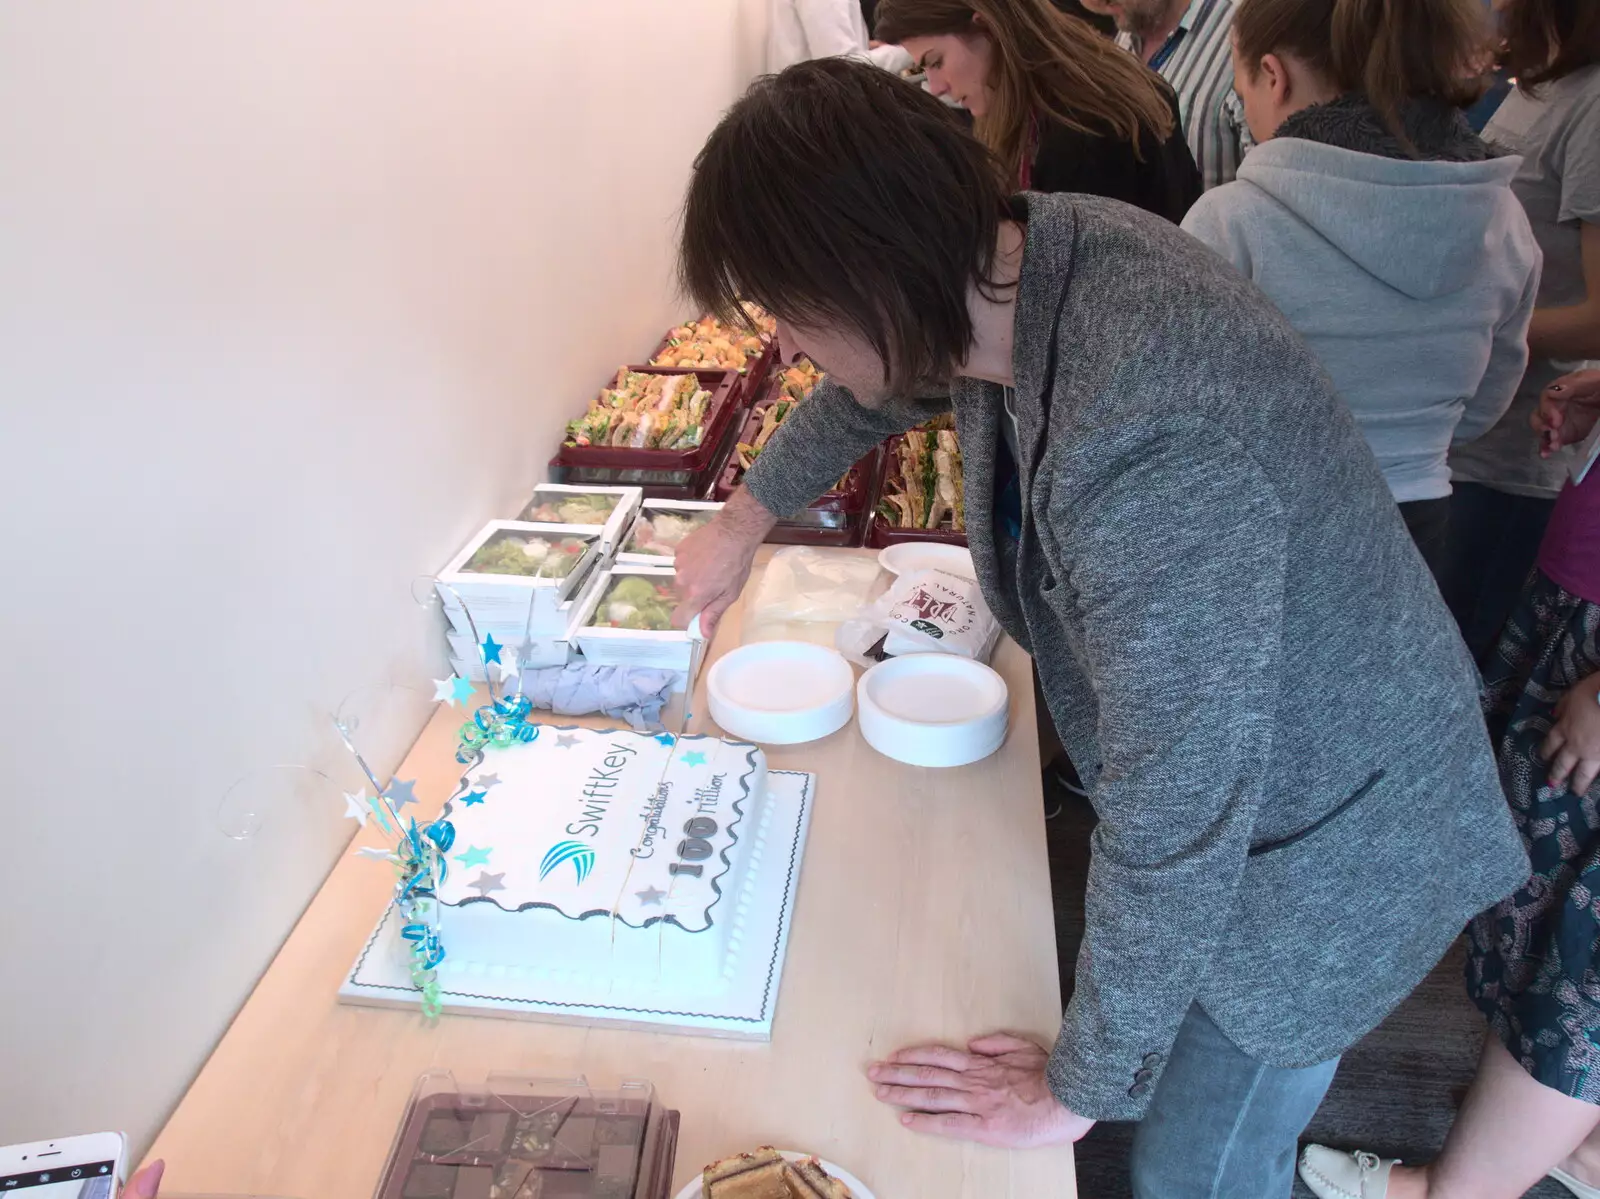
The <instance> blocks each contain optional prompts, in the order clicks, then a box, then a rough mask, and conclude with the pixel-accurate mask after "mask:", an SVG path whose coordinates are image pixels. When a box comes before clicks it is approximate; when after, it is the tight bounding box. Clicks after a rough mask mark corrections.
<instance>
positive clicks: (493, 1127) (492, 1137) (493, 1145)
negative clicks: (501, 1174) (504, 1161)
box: [465, 1112, 511, 1156]
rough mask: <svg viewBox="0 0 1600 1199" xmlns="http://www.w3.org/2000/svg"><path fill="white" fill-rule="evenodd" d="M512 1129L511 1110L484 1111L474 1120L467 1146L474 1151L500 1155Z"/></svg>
mask: <svg viewBox="0 0 1600 1199" xmlns="http://www.w3.org/2000/svg"><path fill="white" fill-rule="evenodd" d="M510 1131H511V1113H510V1112H484V1113H482V1114H481V1115H479V1116H478V1117H477V1119H475V1120H473V1122H472V1133H471V1136H470V1137H469V1138H468V1144H467V1145H466V1146H465V1148H467V1149H470V1150H471V1151H472V1152H473V1153H479V1154H494V1155H496V1156H498V1155H499V1154H500V1153H501V1152H503V1151H504V1149H505V1143H506V1134H507V1133H509V1132H510Z"/></svg>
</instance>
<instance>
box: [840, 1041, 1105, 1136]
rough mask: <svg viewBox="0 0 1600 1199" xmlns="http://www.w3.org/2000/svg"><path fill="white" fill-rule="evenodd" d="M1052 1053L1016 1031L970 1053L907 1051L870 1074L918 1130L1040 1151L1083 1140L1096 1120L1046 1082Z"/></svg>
mask: <svg viewBox="0 0 1600 1199" xmlns="http://www.w3.org/2000/svg"><path fill="white" fill-rule="evenodd" d="M1049 1060H1050V1054H1049V1053H1048V1052H1047V1051H1046V1050H1045V1049H1044V1048H1043V1047H1042V1046H1040V1045H1038V1044H1035V1043H1034V1042H1033V1041H1028V1040H1024V1039H1023V1038H1022V1037H1014V1036H1011V1035H1010V1034H1009V1033H995V1034H994V1035H992V1036H987V1037H979V1038H978V1039H977V1040H975V1041H970V1042H968V1044H967V1051H966V1052H965V1053H963V1052H962V1051H961V1050H959V1049H951V1048H950V1047H948V1046H946V1045H923V1046H918V1047H917V1048H914V1049H902V1050H901V1051H900V1052H899V1053H896V1054H894V1055H893V1056H892V1057H890V1058H889V1060H888V1061H886V1062H878V1063H876V1064H874V1065H873V1066H872V1067H871V1068H870V1069H869V1070H868V1071H867V1077H868V1078H870V1079H871V1080H872V1081H873V1082H874V1083H875V1084H877V1087H876V1094H877V1097H878V1098H879V1099H881V1100H882V1101H883V1102H884V1103H888V1104H893V1105H894V1106H895V1107H903V1108H908V1109H910V1110H908V1111H907V1112H906V1113H905V1114H904V1115H902V1116H901V1117H900V1123H902V1124H904V1125H905V1126H906V1127H907V1128H910V1129H913V1130H914V1131H916V1132H931V1133H933V1134H934V1135H936V1136H943V1137H954V1138H956V1139H958V1140H963V1141H977V1142H978V1143H979V1144H980V1145H993V1146H995V1147H997V1148H1000V1149H1037V1148H1040V1147H1041V1146H1045V1145H1066V1144H1070V1143H1071V1142H1073V1141H1077V1140H1081V1139H1082V1137H1083V1136H1084V1134H1085V1133H1087V1132H1088V1131H1089V1130H1090V1129H1091V1128H1093V1127H1094V1121H1093V1120H1090V1119H1087V1118H1086V1117H1084V1116H1080V1115H1077V1114H1076V1113H1075V1112H1072V1111H1070V1110H1069V1109H1067V1108H1066V1107H1064V1106H1062V1104H1061V1101H1060V1100H1058V1099H1057V1098H1056V1097H1055V1096H1054V1095H1052V1094H1051V1093H1050V1087H1049V1085H1048V1084H1047V1083H1046V1082H1045V1064H1046V1063H1047V1062H1048V1061H1049Z"/></svg>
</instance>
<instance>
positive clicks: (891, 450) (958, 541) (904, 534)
mask: <svg viewBox="0 0 1600 1199" xmlns="http://www.w3.org/2000/svg"><path fill="white" fill-rule="evenodd" d="M903 440H904V438H903V437H891V438H889V440H888V441H886V442H884V443H883V444H882V445H881V446H879V447H878V453H879V462H878V469H877V471H876V473H875V474H874V476H873V483H872V497H871V501H872V502H871V510H870V511H869V512H868V513H867V537H866V544H867V546H869V547H870V548H872V549H875V550H881V549H883V548H884V547H885V546H890V545H899V544H901V543H902V542H907V541H932V542H938V543H939V544H942V545H962V546H964V545H966V544H967V535H966V534H965V533H958V532H956V531H955V530H954V529H908V528H905V527H904V526H902V525H895V524H890V523H889V522H888V521H887V520H885V519H884V517H883V515H882V513H880V512H879V511H878V505H879V502H880V501H881V500H882V498H883V490H884V484H885V483H886V482H887V481H888V479H889V477H890V472H891V471H893V472H894V473H895V474H896V475H898V474H899V471H900V466H899V463H900V456H899V453H898V450H899V448H900V443H901V441H903Z"/></svg>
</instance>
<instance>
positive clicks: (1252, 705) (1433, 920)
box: [748, 195, 1528, 1119]
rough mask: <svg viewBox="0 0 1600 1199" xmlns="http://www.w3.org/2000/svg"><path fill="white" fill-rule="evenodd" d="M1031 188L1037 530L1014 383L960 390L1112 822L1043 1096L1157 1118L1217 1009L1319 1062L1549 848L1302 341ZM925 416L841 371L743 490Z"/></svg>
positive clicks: (1089, 209) (1074, 744)
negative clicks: (1189, 1026) (1002, 483)
mask: <svg viewBox="0 0 1600 1199" xmlns="http://www.w3.org/2000/svg"><path fill="white" fill-rule="evenodd" d="M1018 205H1019V216H1022V215H1025V216H1026V218H1027V224H1028V236H1027V247H1026V251H1025V254H1024V263H1023V272H1022V282H1021V290H1020V292H1019V297H1018V306H1017V317H1016V326H1015V333H1016V344H1015V355H1014V367H1015V371H1014V374H1015V380H1016V413H1017V421H1018V441H1019V445H1020V447H1021V453H1022V456H1023V457H1024V458H1025V459H1027V461H1025V462H1023V463H1021V464H1020V472H1019V473H1020V477H1021V487H1022V496H1023V503H1022V508H1023V520H1022V535H1021V538H1020V540H1019V541H1018V542H1017V543H1016V544H1015V546H1014V547H1012V546H1009V545H1008V544H1007V541H1008V539H1002V538H997V537H996V533H995V528H994V514H993V511H992V509H993V505H994V491H995V470H996V457H997V454H998V446H999V445H1000V444H1001V439H1000V423H999V422H1000V421H1001V420H1003V419H1004V410H1003V394H1002V390H1001V389H1000V388H999V387H996V386H994V385H993V384H988V383H982V382H979V381H976V380H972V379H957V380H956V382H955V384H954V385H953V387H952V395H951V397H950V399H951V401H952V403H953V406H954V410H955V415H956V420H957V424H958V429H959V433H960V437H961V443H962V447H963V450H964V457H965V460H966V515H967V525H968V533H969V537H970V540H971V543H972V554H973V560H974V561H975V563H976V564H977V567H978V573H979V578H980V580H981V581H982V584H983V589H984V593H985V595H986V596H987V598H988V600H989V602H990V604H991V605H992V606H993V608H994V610H995V613H996V615H997V616H998V617H999V618H1000V620H1001V621H1002V623H1003V624H1004V625H1005V627H1006V629H1007V630H1008V631H1009V632H1010V633H1011V634H1012V636H1014V637H1015V638H1017V640H1018V641H1020V642H1021V643H1022V644H1023V645H1025V646H1027V647H1029V648H1030V649H1031V651H1032V653H1033V655H1034V658H1035V660H1036V662H1037V664H1038V669H1039V675H1040V678H1041V680H1042V682H1043V687H1044V692H1045V695H1046V697H1047V699H1048V701H1049V706H1050V711H1051V713H1052V715H1053V716H1054V718H1055V722H1056V725H1057V727H1058V729H1059V730H1060V731H1061V734H1062V737H1063V739H1064V741H1065V743H1066V745H1067V748H1068V749H1069V751H1070V752H1071V754H1072V758H1073V761H1074V762H1076V763H1077V764H1078V765H1079V767H1080V769H1081V770H1082V771H1083V773H1084V777H1085V779H1086V780H1087V782H1088V784H1089V789H1090V794H1091V796H1092V799H1093V803H1094V806H1095V809H1096V810H1097V811H1098V813H1099V815H1100V824H1099V826H1098V828H1097V829H1096V831H1095V834H1094V840H1093V860H1092V863H1091V865H1090V869H1089V883H1088V892H1087V897H1086V904H1087V911H1088V931H1087V935H1086V937H1085V939H1084V943H1083V949H1082V951H1081V953H1080V955H1079V959H1078V972H1077V991H1076V993H1075V994H1074V995H1073V997H1072V1001H1071V1003H1070V1004H1069V1006H1068V1008H1067V1011H1066V1014H1065V1016H1064V1018H1063V1022H1062V1029H1061V1035H1060V1038H1059V1040H1058V1042H1057V1044H1056V1047H1055V1052H1054V1054H1053V1056H1052V1058H1051V1063H1050V1078H1051V1083H1052V1086H1053V1088H1054V1089H1055V1092H1056V1094H1057V1095H1058V1096H1059V1097H1060V1098H1061V1099H1062V1100H1063V1101H1064V1102H1065V1103H1066V1104H1067V1105H1068V1106H1070V1107H1071V1108H1072V1109H1073V1110H1075V1111H1077V1112H1079V1113H1081V1114H1083V1115H1086V1116H1091V1117H1095V1118H1099V1119H1132V1118H1137V1117H1138V1116H1139V1115H1140V1114H1141V1113H1142V1112H1143V1110H1144V1108H1145V1107H1146V1106H1147V1105H1148V1103H1149V1100H1150V1095H1151V1093H1152V1088H1153V1087H1154V1086H1156V1085H1158V1084H1159V1078H1160V1073H1161V1069H1162V1067H1163V1066H1164V1065H1165V1061H1166V1057H1167V1054H1168V1051H1169V1050H1170V1047H1171V1045H1172V1042H1173V1039H1174V1037H1175V1034H1176V1032H1177V1029H1178V1025H1179V1023H1180V1022H1181V1021H1182V1020H1183V1017H1184V1013H1185V1012H1186V1011H1187V1009H1188V1008H1189V1005H1190V1004H1191V1003H1195V1002H1198V1003H1199V1004H1200V1005H1201V1006H1202V1007H1203V1008H1204V1009H1205V1011H1206V1012H1207V1013H1208V1014H1209V1015H1210V1016H1211V1017H1212V1019H1214V1020H1215V1021H1216V1022H1217V1024H1218V1025H1220V1026H1221V1027H1222V1029H1223V1030H1224V1031H1225V1032H1226V1033H1227V1034H1228V1036H1229V1037H1230V1038H1231V1039H1232V1040H1233V1041H1234V1042H1235V1043H1236V1044H1238V1045H1239V1046H1240V1047H1241V1048H1242V1049H1244V1050H1245V1051H1246V1052H1248V1053H1250V1054H1252V1055H1254V1056H1255V1057H1257V1058H1258V1059H1260V1060H1263V1061H1266V1062H1269V1063H1272V1064H1276V1065H1284V1066H1300V1065H1309V1064H1311V1063H1314V1062H1318V1061H1323V1060H1326V1059H1328V1058H1330V1057H1333V1056H1335V1055H1337V1054H1339V1053H1341V1052H1342V1051H1343V1050H1344V1049H1346V1048H1347V1047H1348V1046H1350V1045H1351V1044H1353V1043H1354V1042H1355V1041H1356V1040H1358V1039H1359V1038H1360V1037H1361V1036H1362V1035H1363V1034H1365V1033H1366V1032H1367V1031H1368V1030H1369V1029H1371V1028H1372V1027H1373V1026H1374V1025H1376V1024H1377V1023H1378V1022H1379V1021H1380V1020H1381V1019H1382V1018H1383V1017H1384V1015H1385V1014H1386V1013H1387V1012H1388V1011H1390V1009H1392V1008H1393V1007H1394V1006H1395V1005H1396V1004H1398V1003H1399V1002H1400V1000H1401V999H1402V998H1404V996H1405V995H1406V994H1407V993H1408V992H1409V991H1410V990H1411V989H1412V987H1414V986H1415V985H1416V984H1417V982H1418V981H1420V980H1421V978H1422V977H1423V975H1424V974H1426V973H1427V972H1428V970H1429V969H1430V968H1431V967H1432V966H1433V965H1434V964H1435V962H1437V961H1438V959H1439V958H1440V957H1441V956H1442V955H1443V953H1444V951H1445V950H1446V949H1447V948H1448V947H1449V945H1450V943H1451V941H1452V939H1453V938H1454V937H1455V936H1456V934H1457V932H1458V931H1459V930H1460V928H1461V926H1462V924H1463V922H1464V921H1465V920H1466V919H1467V918H1468V917H1470V916H1471V915H1473V914H1474V913H1475V912H1478V911H1479V910H1481V909H1482V908H1485V907H1487V906H1489V905H1490V904H1492V903H1494V902H1495V901H1496V900H1498V899H1500V898H1501V897H1502V896H1504V895H1506V894H1507V893H1509V892H1510V891H1512V890H1513V889H1515V888H1516V887H1517V886H1518V885H1519V884H1520V883H1521V882H1522V881H1523V879H1524V878H1525V877H1526V875H1527V873H1528V863H1527V858H1526V856H1525V854H1524V852H1523V849H1522V845H1521V842H1520V840H1519V839H1518V836H1517V832H1516V829H1515V828H1514V827H1513V825H1512V822H1511V816H1510V813H1509V810H1508V808H1507V806H1506V801H1505V799H1504V798H1503V797H1502V795H1501V790H1500V785H1499V781H1498V778H1497V776H1496V772H1495V767H1494V761H1493V758H1492V756H1491V753H1490V749H1489V743H1488V739H1487V737H1486V735H1485V732H1484V728H1483V723H1482V720H1481V718H1480V716H1479V711H1478V703H1477V691H1478V679H1477V673H1476V671H1475V670H1474V668H1473V665H1472V663H1471V661H1470V659H1469V658H1468V656H1467V653H1466V650H1465V649H1464V647H1463V646H1462V644H1461V641H1460V638H1459V637H1458V636H1457V633H1456V629H1455V626H1454V624H1453V623H1452V621H1451V619H1450V616H1449V613H1448V612H1447V611H1446V609H1445V606H1444V604H1443V602H1442V601H1441V600H1440V598H1439V593H1438V591H1437V589H1436V588H1435V586H1434V583H1433V580H1432V578H1431V577H1430V576H1429V574H1428V571H1427V568H1426V567H1425V566H1424V565H1423V562H1422V559H1421V558H1420V557H1419V556H1418V554H1417V552H1416V550H1415V548H1414V547H1413V545H1412V543H1411V540H1410V538H1409V537H1408V536H1407V534H1406V530H1405V527H1404V525H1403V523H1402V521H1401V519H1400V516H1399V513H1398V511H1397V510H1396V508H1395V505H1394V502H1393V500H1392V499H1391V498H1390V494H1389V490H1388V488H1387V487H1386V486H1385V485H1384V481H1383V477H1382V475H1381V474H1380V473H1379V471H1378V467H1377V464H1376V463H1375V462H1374V460H1373V458H1372V454H1371V452H1370V451H1369V450H1368V449H1367V446H1366V443H1365V442H1364V441H1363V439H1362V437H1361V433H1360V431H1359V430H1358V429H1357V427H1356V424H1355V421H1354V420H1353V419H1352V417H1351V416H1350V413H1349V412H1348V411H1347V410H1346V408H1345V406H1344V404H1343V403H1342V402H1341V401H1340V400H1339V398H1338V396H1337V395H1336V394H1335V393H1334V390H1333V386H1332V384H1331V383H1330V382H1329V380H1328V378H1327V376H1326V375H1325V374H1324V373H1323V371H1322V370H1321V368H1320V367H1319V366H1318V364H1317V362H1316V361H1315V359H1314V358H1313V357H1312V355H1311V353H1310V352H1309V351H1308V350H1307V349H1306V348H1305V346H1304V345H1303V344H1302V343H1301V341H1300V339H1299V337H1298V336H1297V335H1296V334H1295V332H1294V330H1293V329H1292V328H1291V327H1290V326H1289V324H1288V323H1287V322H1286V321H1285V320H1284V319H1283V317H1282V316H1281V315H1279V313H1278V312H1277V310H1276V309H1274V308H1273V306H1272V304H1271V302H1270V301H1268V300H1267V299H1266V297H1265V296H1263V295H1262V294H1261V293H1260V292H1259V291H1258V290H1256V288H1255V287H1254V286H1253V285H1251V284H1250V283H1248V282H1247V281H1246V280H1244V279H1242V278H1241V277H1239V275H1237V274H1236V273H1235V272H1234V271H1233V270H1232V269H1231V268H1230V267H1229V266H1228V265H1227V264H1226V263H1224V262H1223V261H1222V260H1221V259H1219V258H1217V257H1215V256H1214V255H1213V254H1211V253H1210V251H1208V250H1207V249H1206V248H1205V247H1203V246H1201V245H1200V244H1199V243H1198V242H1195V241H1192V240H1191V239H1190V238H1189V237H1188V236H1187V235H1185V234H1183V233H1181V232H1180V231H1179V230H1177V229H1175V228H1173V227H1172V226H1170V225H1168V224H1167V223H1166V222H1164V221H1161V220H1158V219H1156V218H1154V217H1151V216H1148V215H1146V214H1145V213H1142V212H1139V211H1136V210H1134V209H1132V208H1129V207H1126V206H1124V205H1121V204H1118V203H1116V202H1115V201H1109V200H1101V199H1096V198H1092V197H1087V196H1076V195H1053V196H1040V195H1028V196H1025V197H1022V198H1019V200H1018ZM1052 353H1053V354H1054V356H1055V362H1054V368H1053V371H1052V367H1051V361H1050V360H1051V356H1052ZM1052 374H1053V379H1051V378H1049V376H1051V375H1052ZM927 415H928V408H927V407H926V406H918V405H912V404H893V405H890V406H888V407H886V408H884V409H880V410H877V411H870V410H868V409H866V408H864V407H862V406H861V405H859V404H857V403H856V402H855V400H854V399H853V398H852V397H851V396H850V395H849V393H848V392H845V391H843V390H842V389H840V388H836V387H829V386H826V385H825V386H823V387H821V388H819V389H818V391H817V393H816V394H815V395H814V396H813V397H812V398H811V400H810V401H808V402H807V403H805V404H803V405H801V406H800V408H799V409H798V410H797V411H796V413H795V415H794V416H793V417H792V418H791V419H790V420H789V421H788V422H787V423H785V424H784V425H783V427H782V429H781V431H780V432H779V433H778V434H777V435H776V436H775V437H774V438H773V440H772V442H771V444H770V445H769V447H768V449H767V450H766V452H765V453H764V454H762V456H761V458H760V459H759V460H758V463H757V465H756V467H755V468H754V469H752V470H751V471H750V473H749V476H748V485H749V488H750V490H751V492H752V494H754V496H755V497H756V498H757V499H758V500H760V501H761V503H762V504H763V505H764V506H766V507H767V508H768V509H770V510H771V511H773V512H777V513H780V514H783V513H790V512H794V511H796V510H798V509H800V508H802V507H804V506H805V505H806V504H807V503H808V502H809V501H810V500H811V499H813V498H814V497H815V496H817V495H818V494H820V493H821V492H823V491H824V490H826V488H827V487H828V485H829V484H830V483H831V482H832V481H833V480H835V479H837V478H838V477H839V476H840V475H841V474H842V473H843V472H844V470H845V468H846V467H847V466H848V465H849V464H850V463H851V462H853V461H855V460H856V458H858V457H859V456H860V455H861V454H862V453H864V452H865V451H866V450H867V449H869V448H870V447H871V446H872V445H873V443H875V442H876V441H878V440H879V439H880V438H882V437H884V436H886V435H888V434H890V433H895V432H899V431H901V430H903V429H905V428H908V427H910V426H911V425H912V424H914V423H915V422H917V421H919V420H921V419H925V418H926V417H927Z"/></svg>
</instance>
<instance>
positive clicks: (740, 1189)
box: [675, 1147, 876, 1199]
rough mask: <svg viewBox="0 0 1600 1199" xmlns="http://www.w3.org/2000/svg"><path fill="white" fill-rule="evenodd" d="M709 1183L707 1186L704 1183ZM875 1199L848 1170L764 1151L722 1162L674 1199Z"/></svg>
mask: <svg viewBox="0 0 1600 1199" xmlns="http://www.w3.org/2000/svg"><path fill="white" fill-rule="evenodd" d="M708 1181H709V1185H708ZM797 1195H803V1196H805V1199H876V1197H875V1196H874V1195H873V1193H872V1192H871V1191H869V1190H868V1189H867V1186H866V1184H865V1183H864V1182H862V1181H861V1180H860V1179H859V1178H857V1177H856V1176H855V1175H854V1174H852V1173H850V1171H848V1170H845V1169H841V1168H840V1167H839V1166H836V1165H834V1164H833V1163H832V1162H830V1161H823V1160H822V1159H821V1158H816V1157H812V1156H811V1155H810V1154H807V1153H796V1152H794V1151H793V1150H789V1149H783V1150H777V1149H773V1148H771V1147H763V1148H761V1149H757V1150H755V1151H754V1152H753V1153H739V1154H735V1155H734V1156H733V1157H726V1158H723V1159H722V1160H721V1161H720V1162H716V1163H714V1164H712V1165H709V1166H707V1167H706V1168H705V1171H704V1172H703V1173H702V1174H701V1176H700V1177H699V1178H696V1179H692V1180H691V1181H690V1182H689V1183H688V1185H686V1186H685V1187H684V1188H683V1190H681V1191H679V1192H678V1194H677V1195H676V1196H675V1199H792V1197H793V1196H797Z"/></svg>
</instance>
